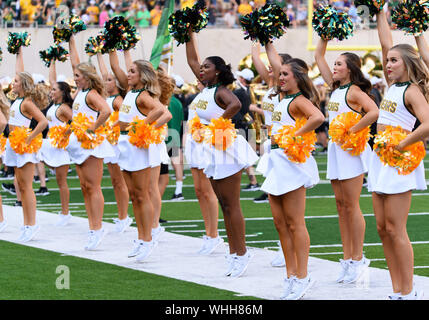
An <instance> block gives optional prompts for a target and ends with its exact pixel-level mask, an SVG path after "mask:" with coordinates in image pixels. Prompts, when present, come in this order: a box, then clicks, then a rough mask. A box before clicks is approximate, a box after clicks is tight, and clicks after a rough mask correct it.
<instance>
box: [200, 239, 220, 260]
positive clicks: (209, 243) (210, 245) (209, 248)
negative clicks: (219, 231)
mask: <svg viewBox="0 0 429 320" xmlns="http://www.w3.org/2000/svg"><path fill="white" fill-rule="evenodd" d="M207 238H208V239H207V240H206V243H205V248H204V250H203V251H202V252H201V253H200V254H202V255H206V256H208V255H210V254H212V253H213V251H215V250H216V248H217V247H219V246H220V245H221V244H223V242H224V241H223V239H222V238H221V237H219V236H217V237H216V238H210V237H207Z"/></svg>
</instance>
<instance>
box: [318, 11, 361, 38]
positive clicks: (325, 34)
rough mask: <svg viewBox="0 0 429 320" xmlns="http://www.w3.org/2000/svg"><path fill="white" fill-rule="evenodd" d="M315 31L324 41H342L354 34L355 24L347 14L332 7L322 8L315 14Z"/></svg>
mask: <svg viewBox="0 0 429 320" xmlns="http://www.w3.org/2000/svg"><path fill="white" fill-rule="evenodd" d="M312 23H313V29H314V31H316V33H317V34H318V35H319V37H321V38H322V39H324V40H332V39H338V40H339V41H342V40H344V39H347V38H348V37H350V36H351V35H352V34H353V22H352V20H351V19H350V17H349V15H348V14H347V13H345V12H339V11H337V10H336V9H335V8H333V7H331V6H330V5H327V6H320V7H318V8H317V9H316V10H315V11H314V13H313V20H312Z"/></svg>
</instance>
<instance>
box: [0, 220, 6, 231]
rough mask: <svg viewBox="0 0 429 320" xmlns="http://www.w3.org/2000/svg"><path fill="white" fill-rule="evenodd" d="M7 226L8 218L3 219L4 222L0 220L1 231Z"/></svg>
mask: <svg viewBox="0 0 429 320" xmlns="http://www.w3.org/2000/svg"><path fill="white" fill-rule="evenodd" d="M6 227H7V221H6V219H3V222H0V232H2V231H3V230H4V229H6Z"/></svg>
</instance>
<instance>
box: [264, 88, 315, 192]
mask: <svg viewBox="0 0 429 320" xmlns="http://www.w3.org/2000/svg"><path fill="white" fill-rule="evenodd" d="M300 94H301V93H297V94H292V95H287V96H285V97H284V98H283V99H282V100H281V101H280V103H279V104H278V105H277V106H276V107H275V109H274V112H273V117H272V120H273V128H272V134H273V135H274V134H276V133H278V131H279V130H280V129H281V128H282V127H283V126H284V125H292V126H295V119H293V118H292V116H291V115H290V113H289V106H290V104H291V102H292V101H293V100H294V99H295V98H296V97H297V96H299V95H300ZM317 183H319V171H318V169H317V163H316V161H315V160H314V158H313V156H311V155H310V157H309V158H308V159H307V160H306V161H305V162H304V163H296V162H292V161H290V160H289V159H288V157H287V155H286V154H285V152H284V150H283V149H281V148H279V147H278V146H277V145H274V146H273V149H272V150H271V151H270V153H269V157H268V168H267V172H266V179H265V181H264V183H263V184H262V186H261V190H262V191H264V192H266V193H268V194H272V195H275V196H280V195H282V194H285V193H288V192H291V191H293V190H296V189H298V188H300V187H302V186H304V187H305V188H311V187H313V186H314V185H316V184H317Z"/></svg>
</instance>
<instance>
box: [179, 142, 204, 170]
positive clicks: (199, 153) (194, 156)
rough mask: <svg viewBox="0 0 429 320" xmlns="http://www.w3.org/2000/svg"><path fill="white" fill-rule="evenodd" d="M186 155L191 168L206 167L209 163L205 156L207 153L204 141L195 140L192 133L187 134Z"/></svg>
mask: <svg viewBox="0 0 429 320" xmlns="http://www.w3.org/2000/svg"><path fill="white" fill-rule="evenodd" d="M184 155H185V158H186V162H187V163H188V165H189V167H190V168H191V169H199V170H203V169H205V167H206V165H207V161H206V158H205V156H206V155H207V153H206V152H205V150H204V146H203V143H198V142H195V140H194V139H192V135H191V134H188V135H186V142H185V150H184Z"/></svg>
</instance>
